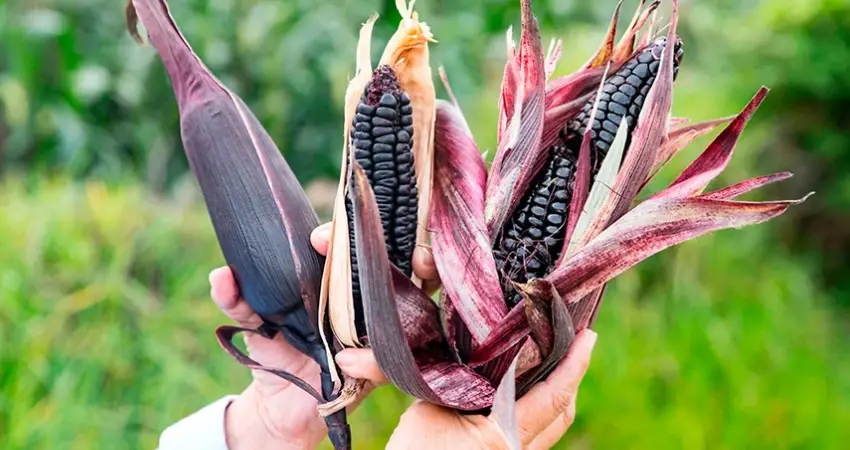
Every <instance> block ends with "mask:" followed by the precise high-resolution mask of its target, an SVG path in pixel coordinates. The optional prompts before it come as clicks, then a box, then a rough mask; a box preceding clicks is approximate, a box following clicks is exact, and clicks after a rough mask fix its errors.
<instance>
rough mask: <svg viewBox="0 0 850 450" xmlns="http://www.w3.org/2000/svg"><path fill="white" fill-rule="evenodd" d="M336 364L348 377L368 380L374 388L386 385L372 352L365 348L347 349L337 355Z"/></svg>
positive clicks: (386, 381) (385, 379)
mask: <svg viewBox="0 0 850 450" xmlns="http://www.w3.org/2000/svg"><path fill="white" fill-rule="evenodd" d="M336 363H337V364H338V365H339V367H340V369H342V371H343V372H345V373H346V374H347V375H348V376H350V377H354V378H359V379H361V380H369V382H371V383H372V384H374V385H375V386H380V385H382V384H386V383H388V380H387V377H386V376H384V374H383V372H381V369H379V368H378V362H377V361H376V360H375V354H374V353H372V350H370V349H366V348H347V349H345V350H342V351H341V352H339V353H337V355H336Z"/></svg>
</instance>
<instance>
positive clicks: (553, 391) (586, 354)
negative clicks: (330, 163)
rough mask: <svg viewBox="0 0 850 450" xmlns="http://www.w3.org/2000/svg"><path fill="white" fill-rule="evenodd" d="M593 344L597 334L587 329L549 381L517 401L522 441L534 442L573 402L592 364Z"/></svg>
mask: <svg viewBox="0 0 850 450" xmlns="http://www.w3.org/2000/svg"><path fill="white" fill-rule="evenodd" d="M594 344H596V333H595V332H593V331H591V330H588V329H585V330H583V331H582V332H581V333H579V334H578V336H577V337H576V340H575V342H574V343H573V345H572V347H571V348H570V352H569V354H568V355H567V358H566V359H564V360H563V361H562V362H561V363H560V364H558V367H556V368H555V370H554V371H553V372H552V373H551V374H549V377H548V378H546V380H544V381H541V382H540V383H539V384H538V385H537V386H535V387H534V388H532V389H531V390H530V391H529V392H528V394H526V395H525V396H524V397H523V398H522V399H520V400H519V401H518V402H517V417H519V418H520V423H519V431H520V438H521V439H522V441H523V442H529V441H531V440H533V439H534V437H535V436H537V435H538V434H540V433H541V432H543V430H545V429H546V427H548V426H549V424H551V423H552V422H553V421H554V420H555V418H557V417H558V416H560V415H561V414H563V413H564V412H566V411H567V410H568V408H569V407H570V405H571V404H572V403H573V402H574V400H575V395H576V392H578V386H579V383H581V380H582V378H583V377H584V374H585V373H586V372H587V367H588V366H589V365H590V355H591V353H592V352H593V346H594Z"/></svg>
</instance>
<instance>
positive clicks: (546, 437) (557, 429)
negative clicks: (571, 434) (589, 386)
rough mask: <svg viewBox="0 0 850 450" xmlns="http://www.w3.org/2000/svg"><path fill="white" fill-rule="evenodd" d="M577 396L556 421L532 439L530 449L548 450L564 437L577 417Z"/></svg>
mask: <svg viewBox="0 0 850 450" xmlns="http://www.w3.org/2000/svg"><path fill="white" fill-rule="evenodd" d="M575 398H576V397H573V402H572V403H570V406H569V407H568V408H567V410H566V411H565V412H564V413H563V414H561V415H560V416H558V417H557V418H556V419H555V421H554V422H552V423H550V424H549V426H548V427H546V429H545V430H543V432H542V433H540V434H539V435H538V436H537V437H536V438H534V440H533V441H531V444H530V445H529V446H528V449H529V450H548V449H550V448H552V447H554V446H555V444H557V443H558V441H560V440H561V438H563V437H564V434H565V433H566V432H567V430H569V429H570V427H571V426H572V425H573V421H575V418H576V402H575Z"/></svg>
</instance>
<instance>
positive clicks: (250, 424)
mask: <svg viewBox="0 0 850 450" xmlns="http://www.w3.org/2000/svg"><path fill="white" fill-rule="evenodd" d="M329 239H330V224H326V225H322V226H320V227H318V228H316V230H315V231H314V232H313V233H312V235H311V237H310V241H311V243H312V244H313V247H315V249H316V251H317V252H319V253H320V254H322V255H324V254H326V253H327V249H328V241H329ZM413 270H414V272H415V273H416V274H417V276H419V277H420V278H421V279H422V280H424V282H425V283H426V286H429V287H430V288H431V289H436V288H437V287H438V286H439V280H438V279H437V270H436V268H435V267H434V258H433V257H432V256H431V252H430V250H429V249H427V248H425V247H422V246H420V247H417V248H416V250H415V251H414V253H413ZM210 287H211V295H212V299H213V301H215V303H216V305H218V307H219V308H221V310H222V311H223V312H224V313H225V314H226V315H227V317H229V318H230V319H231V320H233V321H234V322H236V324H237V325H238V326H240V327H251V328H256V327H258V326H260V325H261V324H262V319H261V318H260V317H259V316H258V315H257V313H255V312H254V310H253V309H251V306H250V305H248V303H247V302H246V301H245V300H244V299H243V298H241V296H240V294H239V288H238V287H237V285H236V281H235V280H234V278H233V273H232V272H231V270H230V269H229V268H227V267H220V268H218V269H215V270H213V271H212V272H211V273H210ZM245 344H246V345H247V347H248V351H249V353H250V356H251V358H252V359H254V360H256V361H257V362H259V363H261V364H263V365H264V366H269V367H276V368H279V369H282V370H286V371H288V372H291V373H293V374H294V375H296V376H298V377H300V378H303V379H304V380H305V381H307V382H309V383H310V384H312V385H313V386H315V387H318V386H319V384H320V380H319V370H318V367H316V362H315V361H313V360H312V359H310V358H309V357H307V356H306V355H304V354H303V353H301V352H299V351H298V350H296V349H295V348H293V347H292V346H291V345H289V344H288V343H287V342H286V340H284V339H283V336H282V335H278V336H276V337H275V338H274V339H266V338H263V337H261V336H259V335H253V334H249V335H246V336H245ZM336 361H337V364H339V366H340V368H341V369H342V370H343V371H344V372H345V373H346V374H348V375H349V376H352V377H356V378H359V379H363V380H367V389H369V390H371V389H372V388H373V387H375V386H379V385H382V384H385V383H387V379H386V378H385V377H384V375H383V374H382V373H381V371H380V370H379V369H378V365H377V363H376V362H375V357H374V356H373V355H372V351H371V350H369V349H354V348H352V349H346V350H344V351H342V352H340V353H339V354H338V355H337V357H336ZM352 406H356V405H352ZM350 409H351V408H350ZM225 433H226V436H227V444H228V448H229V449H230V450H238V449H242V448H250V449H262V448H275V449H286V448H293V449H296V448H297V449H304V448H315V447H316V446H318V444H319V442H321V441H322V439H324V438H325V436H326V435H327V434H328V430H327V426H326V425H325V423H324V421H323V420H322V419H321V418H320V417H319V416H318V414H316V400H315V399H314V398H312V397H310V396H309V395H307V394H305V393H304V392H303V391H302V390H300V389H299V388H297V387H296V386H294V385H292V384H290V383H289V382H288V381H285V380H283V379H281V378H279V377H277V376H275V375H273V374H270V373H267V372H263V371H254V381H253V382H252V383H251V385H250V386H248V388H247V389H245V391H244V392H243V393H242V394H241V395H240V396H239V397H238V398H237V399H236V400H234V401H233V403H231V404H230V406H229V407H228V409H227V412H226V415H225Z"/></svg>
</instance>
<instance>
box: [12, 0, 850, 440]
mask: <svg viewBox="0 0 850 450" xmlns="http://www.w3.org/2000/svg"><path fill="white" fill-rule="evenodd" d="M636 4H637V1H636V0H635V1H630V2H627V5H626V13H625V14H624V15H625V16H626V17H624V19H623V21H624V22H625V21H627V20H628V18H629V17H630V16H631V11H632V10H633V8H634V7H635V6H636ZM668 6H669V5H668ZM417 7H418V9H419V10H420V12H421V16H422V17H423V18H424V19H426V20H427V21H428V22H429V24H430V25H431V26H432V29H433V31H434V33H435V35H436V37H437V39H438V40H439V41H440V43H439V44H437V45H435V46H433V47H432V55H433V56H432V61H433V64H434V66H435V67H436V66H437V65H444V66H445V67H446V68H447V71H448V73H449V76H450V78H451V80H452V83H453V87H454V90H455V92H456V93H457V94H458V97H459V98H460V101H461V103H462V105H463V107H464V110H465V113H466V115H467V118H468V119H469V120H470V122H471V126H472V128H473V131H474V133H475V135H476V137H477V139H478V142H479V145H480V146H481V148H482V149H486V148H493V147H494V145H495V119H496V105H497V92H498V86H499V81H500V80H499V78H500V76H501V72H502V68H503V64H504V57H505V56H504V31H505V29H506V28H507V27H508V26H510V25H514V26H518V23H519V2H518V1H516V0H510V1H508V0H466V1H464V2H449V1H446V0H421V1H420V2H419V4H417ZM122 8H123V2H122V1H116V0H26V1H24V0H13V1H11V2H9V1H5V2H0V102H2V108H0V177H2V181H0V448H2V449H10V450H11V449H42V448H52V449H93V448H108V449H143V448H144V449H150V448H154V447H155V446H156V441H157V438H158V436H159V433H160V432H161V430H162V429H163V428H165V427H166V426H167V425H169V424H171V423H173V422H175V421H177V420H178V419H180V418H182V417H184V416H186V415H187V414H189V413H191V412H193V411H195V410H197V409H198V408H200V407H201V406H203V405H205V404H207V403H209V402H211V401H213V400H215V399H217V398H219V397H220V396H222V395H225V394H228V393H238V392H239V391H241V389H242V388H243V387H244V386H246V385H247V383H248V380H249V374H248V372H247V371H246V370H244V369H243V368H242V367H240V366H238V365H237V364H235V363H234V362H233V361H232V360H231V359H230V357H228V356H227V355H225V354H224V353H223V352H222V351H220V349H219V348H218V345H217V344H216V342H215V339H214V338H213V334H212V331H213V329H214V327H215V326H216V325H219V324H222V323H224V322H225V321H226V319H225V318H224V316H223V315H222V314H221V313H220V312H219V311H218V310H217V309H216V308H215V306H214V305H213V303H212V302H211V301H210V300H209V297H208V289H209V286H208V284H207V273H208V272H209V270H211V269H212V268H214V267H216V266H218V265H221V264H222V257H221V255H220V252H219V250H218V246H217V243H216V241H215V238H214V235H213V232H212V229H211V226H210V223H209V219H208V218H207V215H206V211H205V210H204V207H203V204H202V201H201V199H200V197H199V194H198V191H197V189H196V185H195V182H194V179H193V178H191V175H188V174H187V170H186V168H187V164H186V160H185V157H184V155H183V153H182V149H181V145H180V138H179V134H178V130H179V128H178V120H177V109H176V104H175V102H174V100H173V96H172V93H171V91H170V87H169V84H168V80H167V78H166V76H165V74H164V71H163V68H162V66H161V64H160V62H159V60H158V59H157V58H156V56H155V53H154V51H153V50H152V48H151V47H149V46H145V47H139V46H137V45H136V44H135V43H134V42H133V41H132V40H131V39H130V38H129V37H128V35H127V33H126V32H125V29H124V23H123V10H122ZM613 8H614V2H613V1H611V0H605V1H597V2H583V1H577V0H552V1H537V2H535V12H536V14H537V15H538V17H539V18H540V21H541V25H542V27H543V34H544V39H545V40H546V41H548V39H550V38H552V37H561V38H564V40H565V42H566V46H565V54H564V58H563V59H562V62H561V64H560V66H559V71H558V73H559V74H565V73H569V72H571V71H572V70H574V69H575V68H576V67H578V66H579V65H580V64H581V63H583V62H584V61H586V59H587V58H588V57H589V56H590V55H591V54H592V52H593V51H594V50H595V47H596V45H597V44H598V42H599V41H600V39H601V37H602V34H603V32H604V29H605V24H606V22H607V20H608V18H609V16H610V14H611V12H612V11H613ZM681 9H682V19H681V23H680V31H681V34H682V36H683V38H684V40H685V45H686V51H687V55H686V57H685V60H684V63H683V67H682V70H681V72H680V77H679V81H678V84H677V88H676V97H675V103H674V113H676V114H677V115H679V116H687V117H690V118H692V119H695V120H702V119H709V118H714V117H719V116H725V115H729V114H732V113H735V112H737V111H738V110H739V109H740V108H741V107H742V106H743V105H744V104H745V102H746V101H747V100H748V99H749V97H750V96H751V95H752V94H753V93H754V92H755V91H756V89H757V88H758V87H759V86H760V85H762V84H765V85H768V86H769V87H771V88H772V89H773V91H772V93H771V95H770V96H769V97H768V99H767V101H766V103H765V105H764V106H763V108H762V109H761V110H760V111H759V113H758V114H757V115H756V117H755V118H754V120H753V123H752V125H751V127H749V128H748V129H747V131H746V133H745V138H744V140H743V141H742V143H741V144H740V146H739V148H738V153H737V154H736V158H735V160H734V162H733V164H732V165H731V167H730V168H729V169H728V170H727V171H726V173H725V174H724V175H723V177H722V178H723V179H722V181H723V182H734V181H738V180H740V179H743V178H744V177H748V176H753V175H760V174H764V173H769V172H772V171H778V170H786V169H787V170H791V171H793V172H795V174H796V175H797V176H796V177H795V178H793V179H792V180H790V181H788V182H785V183H784V184H782V185H781V186H778V187H774V188H771V189H768V190H766V191H765V192H764V193H763V194H760V195H762V196H763V197H768V196H769V197H773V198H776V197H783V198H792V197H793V198H796V197H799V196H801V195H802V194H805V193H806V192H809V191H810V190H816V191H817V195H816V196H815V197H813V198H812V199H810V200H809V201H808V202H807V203H805V204H804V205H802V206H799V207H796V208H794V209H793V210H791V211H790V212H789V213H788V214H786V215H785V216H783V217H781V218H780V219H778V220H775V221H773V222H770V223H768V224H766V225H762V226H758V227H752V228H746V229H743V230H738V231H725V232H720V233H717V234H715V235H711V236H708V237H703V238H701V239H698V240H696V241H693V242H690V243H687V244H685V245H682V246H680V247H678V248H676V249H673V250H670V251H667V252H664V253H663V254H661V255H659V256H656V257H653V258H651V259H650V260H649V261H647V262H645V263H643V264H641V265H640V267H639V268H637V269H634V270H631V271H629V272H628V273H626V274H624V275H623V276H621V277H619V278H618V279H617V280H616V282H614V283H613V284H612V286H611V287H610V289H609V290H608V292H607V296H606V300H605V304H604V307H603V308H602V311H601V313H600V316H599V319H598V321H597V323H596V325H595V329H596V330H597V331H598V332H599V334H600V339H599V344H598V346H597V349H596V352H595V355H594V361H593V364H592V366H591V369H590V372H589V375H588V377H587V379H586V381H585V382H584V384H583V386H582V390H581V395H580V397H579V407H578V419H577V421H576V423H575V425H574V426H573V428H572V429H571V430H570V431H569V433H568V434H567V436H566V437H565V439H564V441H563V444H562V447H563V448H594V449H596V448H599V449H621V448H638V449H659V448H661V449H667V448H670V449H679V448H682V449H703V448H705V449H717V448H735V449H749V448H771V449H774V448H775V449H828V448H835V449H839V448H846V445H847V442H850V426H848V424H850V357H848V350H850V341H848V337H850V336H849V335H850V333H848V317H849V316H848V313H850V278H848V277H847V276H846V275H847V273H848V269H850V227H848V226H847V224H848V223H850V177H848V176H845V172H847V171H848V170H850V154H848V151H847V150H848V148H850V135H848V131H847V130H848V129H850V114H848V113H847V110H848V107H850V78H849V77H847V72H846V70H847V68H848V61H850V2H848V1H847V0H715V1H713V2H697V1H694V0H682V7H681ZM172 10H173V13H174V15H175V17H176V19H177V21H178V22H179V23H180V24H181V26H182V28H183V31H184V33H185V34H186V36H187V37H188V39H189V41H190V42H191V43H192V45H193V46H194V48H195V49H196V50H197V51H198V52H199V54H200V55H201V57H202V58H203V59H204V60H205V61H206V62H207V64H208V65H209V66H210V67H211V69H212V70H213V71H214V72H215V73H216V74H217V75H218V76H219V77H220V78H221V79H222V80H223V81H224V82H225V83H226V84H227V85H228V86H230V87H231V88H232V89H233V90H235V91H236V92H237V93H238V94H240V95H241V96H242V97H243V98H244V99H245V100H246V102H247V103H248V104H249V105H250V106H251V107H252V108H253V110H254V111H255V112H256V114H257V115H258V116H259V117H260V119H261V120H262V122H263V124H264V125H265V126H266V127H267V129H268V130H269V132H270V133H271V135H272V136H273V137H274V138H275V140H276V141H277V143H278V145H279V147H280V148H281V150H282V151H283V152H284V154H285V156H286V158H287V160H288V161H289V163H290V164H291V166H292V167H293V169H294V170H295V172H296V173H297V174H298V176H299V178H300V180H301V181H302V183H303V184H304V185H305V186H306V187H307V189H308V192H309V193H310V195H311V196H312V198H313V200H314V201H315V204H316V206H317V207H318V208H319V209H320V210H321V211H323V214H324V216H325V217H327V208H328V202H329V200H330V197H332V195H333V190H334V187H335V184H336V176H337V174H338V164H339V151H340V148H341V133H339V131H341V127H342V124H341V121H342V116H341V106H342V94H343V91H344V89H345V85H346V82H347V77H348V76H349V75H350V74H351V72H352V70H353V66H354V65H353V60H354V57H353V46H354V43H355V40H356V39H355V38H356V33H357V31H358V28H359V25H360V23H361V22H362V21H363V20H365V18H366V17H367V16H368V15H369V14H370V13H372V12H374V11H377V12H379V13H381V15H382V20H381V21H379V26H378V28H377V30H376V38H375V42H376V44H375V45H374V46H373V47H375V48H380V47H381V46H382V43H383V42H384V41H385V40H386V38H387V37H388V36H389V35H390V33H391V32H392V30H393V29H394V28H395V26H396V24H397V19H398V15H397V13H396V12H395V8H394V6H393V1H392V0H387V1H383V2H377V1H365V0H337V1H332V0H285V1H284V0H187V1H181V2H178V1H173V2H172ZM706 143H707V140H705V139H704V140H701V141H700V142H699V143H698V144H697V145H694V146H692V148H690V149H689V150H688V151H686V152H685V154H684V155H683V156H681V157H679V158H678V159H676V160H675V161H674V162H673V163H672V164H671V167H669V168H668V169H667V170H665V172H664V173H663V175H664V176H663V177H662V179H661V180H658V182H656V183H654V184H653V185H652V186H651V187H650V188H651V190H657V189H658V188H660V187H661V186H662V185H663V183H662V182H663V181H669V180H671V179H672V177H674V176H675V175H676V174H677V172H678V171H679V170H680V169H681V168H682V167H683V166H684V165H685V164H686V163H687V161H688V160H689V159H690V158H692V157H693V156H694V155H696V152H697V151H698V150H699V148H701V147H702V146H704V145H705V144H706ZM751 198H759V197H751ZM409 402H410V400H409V399H408V398H406V397H404V396H403V395H401V394H399V393H398V392H397V391H395V390H394V389H393V388H391V387H386V388H382V389H380V390H379V391H377V392H376V393H375V394H373V395H372V396H371V397H370V398H369V399H368V400H367V401H366V402H365V403H364V405H363V406H362V407H361V408H360V409H359V410H358V411H357V412H356V413H355V414H354V415H353V417H352V419H351V421H352V423H353V426H354V430H355V431H354V438H355V446H356V448H382V447H383V444H384V443H385V442H386V438H387V436H388V435H389V433H390V432H391V431H392V429H393V427H394V425H395V423H396V422H397V419H398V415H399V414H400V412H401V411H403V409H404V407H405V406H406V405H407V404H408V403H409Z"/></svg>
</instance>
